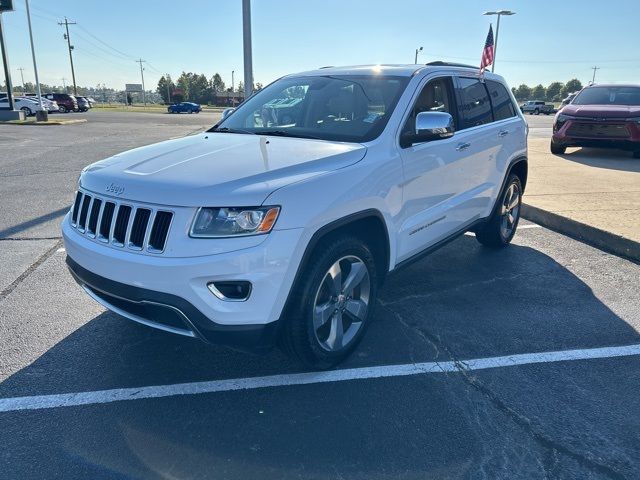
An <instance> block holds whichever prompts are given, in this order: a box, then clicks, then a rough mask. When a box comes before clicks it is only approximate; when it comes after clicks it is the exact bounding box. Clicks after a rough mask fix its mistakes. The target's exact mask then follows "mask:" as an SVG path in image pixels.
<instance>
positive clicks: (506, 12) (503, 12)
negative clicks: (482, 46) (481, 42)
mask: <svg viewBox="0 0 640 480" xmlns="http://www.w3.org/2000/svg"><path fill="white" fill-rule="evenodd" d="M515 14H516V12H512V11H511V10H498V11H495V12H484V13H483V15H497V16H498V22H497V25H496V39H495V41H494V42H493V63H492V64H491V72H492V73H493V71H494V70H495V68H496V55H497V52H498V35H499V34H500V17H501V16H502V15H507V16H510V15H515Z"/></svg>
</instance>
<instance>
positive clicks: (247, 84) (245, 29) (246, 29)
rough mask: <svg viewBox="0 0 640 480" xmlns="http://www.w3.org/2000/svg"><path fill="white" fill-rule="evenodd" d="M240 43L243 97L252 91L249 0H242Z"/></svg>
mask: <svg viewBox="0 0 640 480" xmlns="http://www.w3.org/2000/svg"><path fill="white" fill-rule="evenodd" d="M242 43H243V48H244V98H245V99H247V98H249V97H250V96H251V93H252V92H253V59H252V55H251V0H242Z"/></svg>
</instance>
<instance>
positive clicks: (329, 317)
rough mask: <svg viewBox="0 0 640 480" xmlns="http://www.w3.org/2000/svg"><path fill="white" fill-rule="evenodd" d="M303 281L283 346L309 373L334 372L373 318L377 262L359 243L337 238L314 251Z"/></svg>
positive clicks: (283, 335) (359, 241)
mask: <svg viewBox="0 0 640 480" xmlns="http://www.w3.org/2000/svg"><path fill="white" fill-rule="evenodd" d="M301 278H302V280H301V282H300V284H299V285H297V286H294V290H293V292H292V295H294V296H293V298H296V299H299V300H298V303H297V305H292V306H291V308H290V309H289V310H290V312H288V315H287V317H286V319H285V324H284V330H283V332H282V337H281V346H282V347H283V349H284V350H285V352H287V353H288V354H291V355H293V356H295V357H297V358H298V359H299V360H300V361H301V362H302V363H304V364H305V365H306V366H307V367H310V368H314V369H327V368H331V367H333V366H335V365H336V364H338V363H339V362H341V361H342V360H344V359H345V358H346V357H347V356H348V355H349V354H350V353H351V352H352V351H353V349H354V348H355V347H356V345H357V344H358V342H359V341H360V340H361V339H362V336H363V335H364V332H365V330H366V328H367V326H368V323H369V321H370V319H371V317H372V315H373V306H374V305H375V302H376V297H377V276H376V266H375V261H374V257H373V255H372V253H371V251H370V250H369V248H368V247H367V245H366V244H365V243H364V242H362V241H361V240H360V239H358V238H356V237H350V236H349V237H342V238H338V239H336V240H334V241H332V242H331V243H329V244H327V245H323V246H322V247H320V248H319V249H318V250H317V251H316V255H315V257H314V258H313V259H312V260H311V261H310V263H309V265H308V267H307V268H306V269H305V271H304V272H303V275H302V277H301Z"/></svg>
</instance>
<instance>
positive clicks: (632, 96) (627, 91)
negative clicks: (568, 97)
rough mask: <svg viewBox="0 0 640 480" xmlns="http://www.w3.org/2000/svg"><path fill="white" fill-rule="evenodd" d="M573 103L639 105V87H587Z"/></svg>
mask: <svg viewBox="0 0 640 480" xmlns="http://www.w3.org/2000/svg"><path fill="white" fill-rule="evenodd" d="M572 103H573V104H574V105H640V87H588V88H585V89H584V90H582V91H581V92H580V93H579V94H578V96H577V97H576V98H575V99H574V100H573V102H572Z"/></svg>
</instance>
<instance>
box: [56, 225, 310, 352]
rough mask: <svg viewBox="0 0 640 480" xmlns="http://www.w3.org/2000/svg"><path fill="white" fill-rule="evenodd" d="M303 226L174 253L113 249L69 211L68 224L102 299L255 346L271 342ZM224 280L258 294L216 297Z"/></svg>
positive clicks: (142, 317) (205, 335)
mask: <svg viewBox="0 0 640 480" xmlns="http://www.w3.org/2000/svg"><path fill="white" fill-rule="evenodd" d="M301 232H302V230H299V229H292V230H280V231H277V230H274V231H273V232H271V233H270V234H269V235H268V236H267V238H266V239H265V240H264V241H263V242H262V243H260V244H258V245H257V246H253V247H250V248H244V249H241V250H236V251H232V252H226V253H217V254H212V255H205V256H195V257H167V256H163V255H147V254H144V253H136V252H130V251H126V250H124V249H123V250H117V249H114V248H110V247H107V246H105V245H101V244H99V243H96V242H94V241H92V240H90V239H88V238H86V237H85V236H84V235H81V234H79V233H78V232H77V231H76V230H75V229H74V228H73V227H71V225H70V223H69V218H68V216H67V217H65V219H64V220H63V222H62V233H63V238H64V243H65V248H66V251H67V255H68V257H67V263H68V265H69V269H70V270H71V273H72V274H73V276H74V278H75V279H76V281H77V282H78V283H79V284H80V285H81V286H82V287H83V288H84V289H85V291H87V293H89V294H90V295H91V296H92V297H93V298H94V299H95V300H97V301H98V302H100V303H101V304H103V305H104V306H106V307H107V308H109V309H110V310H112V311H115V312H116V313H119V314H121V315H123V316H125V317H127V318H130V319H132V320H135V321H138V322H140V323H144V324H147V325H150V326H153V327H156V328H160V329H163V330H167V331H170V332H172V333H179V334H183V335H188V336H192V337H197V338H201V339H203V340H205V341H207V342H212V343H221V344H226V345H231V346H238V347H241V348H244V349H251V350H256V349H262V348H264V347H266V346H268V345H269V344H270V343H272V340H273V338H272V337H273V336H274V335H275V330H276V321H277V320H278V319H279V318H280V315H281V313H282V310H283V307H284V304H285V301H286V299H287V295H288V293H289V290H290V288H291V285H292V283H293V278H294V276H295V273H296V269H297V264H298V262H299V259H300V257H301V256H302V252H298V250H299V245H298V244H299V240H300V234H301ZM197 241H201V242H215V241H216V240H215V239H202V240H197ZM186 253H187V254H188V252H186ZM222 280H227V281H229V280H244V281H249V282H251V284H252V291H251V295H250V296H249V298H248V299H247V300H245V301H242V302H237V301H236V302H234V301H225V300H221V299H219V298H217V297H216V296H215V295H213V294H212V293H211V291H209V289H208V288H207V284H208V283H210V282H212V281H222ZM253 347H255V348H253Z"/></svg>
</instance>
